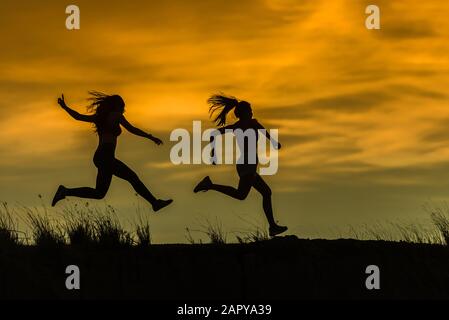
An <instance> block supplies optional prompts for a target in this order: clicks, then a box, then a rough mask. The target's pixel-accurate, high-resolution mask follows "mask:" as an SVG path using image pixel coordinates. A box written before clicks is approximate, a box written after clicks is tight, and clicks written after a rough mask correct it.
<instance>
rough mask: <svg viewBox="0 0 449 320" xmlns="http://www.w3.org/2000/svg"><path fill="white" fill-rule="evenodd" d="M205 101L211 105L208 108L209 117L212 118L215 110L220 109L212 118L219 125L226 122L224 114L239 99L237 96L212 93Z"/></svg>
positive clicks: (235, 105)
mask: <svg viewBox="0 0 449 320" xmlns="http://www.w3.org/2000/svg"><path fill="white" fill-rule="evenodd" d="M207 103H209V104H210V105H211V106H210V108H209V113H210V117H211V118H212V117H213V115H214V113H215V112H216V111H220V110H221V111H220V113H219V114H218V115H217V116H216V117H215V118H214V119H213V121H214V122H215V123H216V124H217V126H219V127H221V126H224V125H225V124H226V116H227V114H228V113H229V111H231V110H232V109H234V108H235V107H237V105H238V104H239V101H238V100H237V98H235V97H232V96H229V97H227V96H225V95H223V94H214V95H213V96H211V97H210V98H209V99H208V100H207Z"/></svg>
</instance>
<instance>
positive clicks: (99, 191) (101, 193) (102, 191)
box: [95, 190, 107, 200]
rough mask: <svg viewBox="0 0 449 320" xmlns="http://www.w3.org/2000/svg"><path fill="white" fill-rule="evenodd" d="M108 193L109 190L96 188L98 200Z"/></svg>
mask: <svg viewBox="0 0 449 320" xmlns="http://www.w3.org/2000/svg"><path fill="white" fill-rule="evenodd" d="M106 193H107V191H104V190H96V192H95V199H98V200H101V199H103V198H104V197H106Z"/></svg>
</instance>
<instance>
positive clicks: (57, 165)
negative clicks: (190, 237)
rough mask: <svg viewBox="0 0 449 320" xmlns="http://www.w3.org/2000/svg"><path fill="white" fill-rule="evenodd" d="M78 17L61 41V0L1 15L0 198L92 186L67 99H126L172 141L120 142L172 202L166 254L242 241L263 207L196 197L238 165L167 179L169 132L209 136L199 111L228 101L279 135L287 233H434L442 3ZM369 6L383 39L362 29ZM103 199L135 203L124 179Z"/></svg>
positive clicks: (167, 7)
mask: <svg viewBox="0 0 449 320" xmlns="http://www.w3.org/2000/svg"><path fill="white" fill-rule="evenodd" d="M74 3H76V4H77V5H79V7H80V10H81V30H79V31H68V30H66V29H65V17H66V15H65V4H63V3H61V1H33V3H31V4H30V3H17V1H10V0H2V2H1V3H0V36H1V42H2V47H1V51H0V83H1V87H2V90H0V116H1V117H0V121H1V125H2V130H1V131H0V154H1V158H0V170H1V176H0V195H1V197H0V198H1V200H5V201H8V202H11V203H16V202H19V203H22V204H36V203H38V202H37V200H38V199H37V194H42V195H43V196H44V199H47V201H48V200H49V199H50V198H51V197H52V195H53V192H54V190H55V188H56V186H57V185H59V184H60V183H63V184H65V185H68V186H78V185H92V184H93V183H94V180H95V168H94V167H93V165H92V163H91V158H92V155H93V152H94V150H95V146H96V137H95V135H94V134H93V131H92V128H90V127H89V125H85V124H81V123H76V122H75V121H74V120H71V119H70V118H69V117H68V116H67V115H66V114H65V113H64V112H63V111H62V110H60V109H59V108H58V106H57V105H56V98H57V96H58V95H59V94H60V93H62V92H63V93H64V94H65V96H66V100H67V103H68V104H69V105H71V106H73V107H75V108H76V109H77V110H78V111H81V112H84V111H85V106H86V104H87V102H86V100H85V99H86V98H87V91H88V90H100V91H105V92H109V93H119V94H121V95H122V96H123V98H124V99H125V101H126V104H127V112H126V115H127V117H128V120H130V121H131V122H133V123H135V124H136V125H137V126H139V127H141V128H142V129H146V130H149V131H150V132H153V133H155V134H156V133H157V134H159V135H160V136H161V137H162V138H163V139H164V140H165V142H166V144H165V146H164V147H162V148H157V147H155V146H153V145H152V144H151V143H148V142H147V141H144V140H140V139H139V138H137V137H132V136H130V135H129V134H127V133H125V134H123V135H122V136H121V137H120V140H121V141H120V144H119V148H118V155H117V156H118V157H119V158H120V159H122V160H123V161H124V162H126V163H129V165H130V166H131V167H133V168H134V169H135V170H136V171H137V172H138V173H139V174H140V175H141V177H142V180H144V181H145V182H146V183H147V184H148V186H149V187H150V188H151V190H153V191H154V192H155V193H156V194H157V195H161V196H165V195H167V196H170V195H172V196H173V197H174V198H175V200H176V202H175V203H174V205H173V207H171V208H169V209H167V211H166V212H165V213H164V215H161V216H151V219H152V223H153V229H154V240H155V241H156V242H164V241H168V242H176V241H184V228H185V227H191V228H193V229H194V228H195V225H196V222H197V221H198V220H201V219H202V218H201V217H211V216H212V217H215V216H218V217H219V219H220V220H222V221H223V224H224V226H225V228H226V229H227V230H229V231H234V230H237V229H239V228H244V227H245V226H242V220H241V218H240V217H243V218H244V219H247V220H250V221H261V222H263V221H264V220H263V213H262V209H261V204H260V197H259V195H258V194H255V193H254V194H252V195H251V196H250V197H249V199H248V201H246V202H245V203H241V202H237V201H234V200H232V199H227V198H225V197H224V196H223V195H218V194H212V193H208V194H207V195H205V194H202V195H193V194H192V193H191V189H192V187H193V186H194V185H195V183H196V182H197V181H198V180H199V179H200V178H201V177H202V176H204V175H205V174H210V175H211V176H212V178H213V180H217V181H221V182H223V183H229V184H233V185H235V184H236V183H237V175H236V173H235V170H233V168H232V167H223V168H210V167H207V166H193V167H192V166H182V167H175V166H171V165H169V150H170V147H171V146H172V143H170V142H169V141H168V137H169V133H170V130H171V129H173V128H178V127H185V128H190V127H191V125H192V120H203V121H205V122H204V123H205V124H207V125H209V126H210V125H211V124H210V122H208V118H207V110H208V109H207V105H206V102H205V101H206V99H207V98H208V96H209V95H210V94H212V93H215V92H218V91H224V92H226V93H228V94H232V95H235V96H237V97H239V98H241V99H245V100H248V101H250V102H251V103H252V105H253V107H254V113H255V116H256V117H257V118H258V119H259V121H261V122H262V123H264V124H265V125H266V126H267V127H270V128H278V129H279V132H280V139H281V142H282V143H283V146H284V148H283V149H282V150H281V153H280V157H281V158H280V169H279V173H278V174H277V175H275V176H273V177H268V178H267V180H268V181H269V183H270V185H271V186H272V189H273V190H274V202H275V212H276V216H277V218H278V219H279V220H280V222H281V223H285V224H287V225H289V226H290V228H291V231H292V233H296V234H298V235H299V236H331V235H332V234H333V232H334V231H335V230H336V229H337V228H339V229H345V228H346V227H347V226H348V225H357V224H361V223H365V222H367V223H369V222H370V221H374V220H380V221H386V220H394V219H411V220H414V219H420V218H421V217H422V218H425V217H426V213H425V212H423V210H422V208H421V206H422V204H423V203H424V202H425V201H428V200H432V201H444V200H446V199H447V198H448V197H447V195H449V170H448V169H449V132H447V130H446V127H447V125H448V124H449V108H448V107H447V106H448V105H449V104H448V93H449V92H448V89H446V84H447V83H448V78H449V77H448V75H449V73H448V71H449V54H448V52H449V51H448V49H449V48H448V47H449V41H448V40H449V28H448V27H449V22H448V20H447V14H448V13H449V3H448V2H447V1H444V0H441V1H425V2H423V1H417V0H407V1H375V2H372V1H358V0H336V1H317V0H314V1H312V0H307V1H296V0H246V1H232V0H226V1H225V0H220V1H215V0H214V1H209V0H207V1H206V0H204V1H200V0H195V1H194V0H191V1H186V0H178V1H173V0H170V1H159V2H154V1H153V2H148V1H127V2H126V3H124V2H123V1H112V2H111V1H76V2H74ZM368 4H377V5H378V6H379V7H380V9H381V30H367V29H366V28H365V22H364V19H365V17H366V15H365V13H364V11H365V7H366V6H367V5H368ZM110 191H111V192H110V194H109V195H108V196H107V198H106V201H107V202H108V203H110V204H113V205H115V206H117V207H118V208H119V211H121V212H122V213H123V215H124V216H127V217H128V216H132V214H133V210H129V208H130V207H131V208H132V206H133V204H134V203H136V201H137V200H136V198H135V197H134V196H133V191H132V190H131V188H130V187H129V186H128V185H127V184H126V183H125V182H122V181H119V180H114V182H113V185H112V188H111V190H110ZM217 208H218V209H217ZM148 212H150V210H148ZM212 212H214V213H213V214H212ZM246 227H247V226H246Z"/></svg>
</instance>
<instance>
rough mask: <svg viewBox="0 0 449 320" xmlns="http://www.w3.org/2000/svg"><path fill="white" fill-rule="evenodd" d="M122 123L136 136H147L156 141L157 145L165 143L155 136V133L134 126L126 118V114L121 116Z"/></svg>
mask: <svg viewBox="0 0 449 320" xmlns="http://www.w3.org/2000/svg"><path fill="white" fill-rule="evenodd" d="M120 124H121V125H122V126H123V127H124V128H125V129H126V130H128V131H129V132H131V133H132V134H135V135H136V136H139V137H143V138H147V139H150V140H151V141H153V142H154V143H156V144H157V145H160V144H163V142H162V140H161V139H159V138H156V137H153V135H151V134H149V133H146V132H145V131H143V130H140V129H139V128H136V127H134V126H133V125H132V124H131V123H129V122H128V120H126V118H125V117H124V116H122V117H121V118H120Z"/></svg>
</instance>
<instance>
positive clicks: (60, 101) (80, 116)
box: [58, 95, 95, 122]
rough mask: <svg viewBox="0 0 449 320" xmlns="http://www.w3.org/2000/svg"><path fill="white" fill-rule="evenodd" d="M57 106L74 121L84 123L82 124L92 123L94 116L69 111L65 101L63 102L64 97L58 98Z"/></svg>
mask: <svg viewBox="0 0 449 320" xmlns="http://www.w3.org/2000/svg"><path fill="white" fill-rule="evenodd" d="M58 104H59V105H60V106H61V108H63V109H64V110H65V111H67V113H68V114H69V115H70V116H71V117H72V118H73V119H75V120H79V121H84V122H93V121H94V117H95V116H94V115H91V114H81V113H78V112H76V111H75V110H73V109H70V108H69V107H68V106H67V105H66V103H65V101H64V95H61V98H58Z"/></svg>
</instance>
